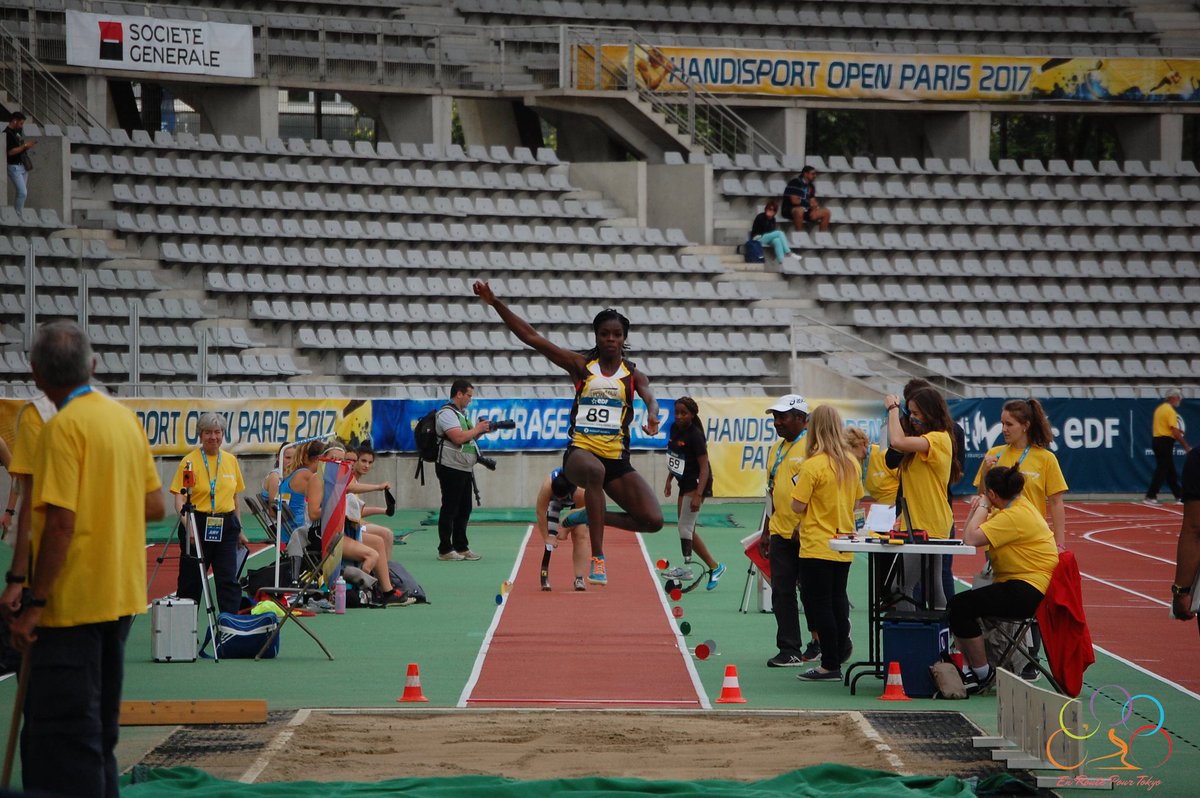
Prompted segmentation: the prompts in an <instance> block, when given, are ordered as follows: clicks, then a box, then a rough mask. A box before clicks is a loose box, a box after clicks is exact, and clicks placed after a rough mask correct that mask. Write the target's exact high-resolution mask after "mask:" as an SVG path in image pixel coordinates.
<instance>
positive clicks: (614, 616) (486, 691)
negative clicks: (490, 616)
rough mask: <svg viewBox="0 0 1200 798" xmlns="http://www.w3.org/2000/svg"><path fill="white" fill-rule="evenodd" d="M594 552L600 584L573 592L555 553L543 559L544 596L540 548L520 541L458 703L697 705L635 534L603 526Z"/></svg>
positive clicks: (564, 551) (566, 560) (685, 657)
mask: <svg viewBox="0 0 1200 798" xmlns="http://www.w3.org/2000/svg"><path fill="white" fill-rule="evenodd" d="M604 547H605V555H606V557H607V562H608V578H609V584H608V585H607V586H604V587H600V586H596V585H589V586H588V589H587V591H586V592H583V593H579V592H576V591H575V590H573V589H572V582H573V581H574V574H573V571H572V568H571V553H570V550H569V548H567V547H565V546H564V547H560V549H559V550H558V551H556V552H555V553H554V555H553V557H552V558H551V561H550V584H551V585H552V586H553V587H554V590H553V591H552V592H549V593H544V592H542V591H541V589H540V586H539V580H538V575H539V571H540V569H541V561H542V551H543V546H542V543H541V539H540V537H539V536H537V535H532V534H531V535H530V536H529V537H528V539H527V541H526V544H525V547H524V549H523V551H522V552H521V560H520V564H519V566H518V569H517V573H516V576H515V578H514V579H513V586H512V589H511V590H510V591H509V593H508V597H507V599H506V600H505V603H504V606H503V607H502V608H501V612H500V620H499V623H498V624H495V628H494V630H493V632H492V634H491V638H490V641H485V643H484V649H483V651H482V652H481V657H482V660H483V661H482V666H481V665H480V663H478V662H477V663H476V669H477V670H478V678H477V679H475V680H474V683H473V684H472V683H468V686H467V689H466V691H464V699H463V700H462V701H460V702H459V705H460V706H476V707H481V706H489V707H495V706H509V707H532V706H537V707H570V708H579V707H596V708H601V707H604V708H607V707H624V708H636V707H654V708H663V707H670V708H678V709H693V708H700V707H705V708H707V706H706V705H707V703H708V702H707V699H705V698H704V696H703V690H702V688H701V687H700V685H699V681H698V679H697V680H694V678H695V673H694V671H692V670H691V668H690V666H691V658H690V655H689V654H688V653H687V652H686V651H684V650H682V649H681V647H680V643H679V640H680V638H678V637H677V635H676V630H675V625H674V622H673V621H672V620H671V618H670V617H669V616H668V614H667V612H666V610H665V609H664V604H663V600H662V599H661V598H660V596H661V595H662V589H661V587H660V583H659V581H658V578H657V577H656V576H654V575H653V574H652V573H651V571H650V568H649V567H648V563H647V561H646V556H645V554H644V553H643V549H642V547H641V544H640V542H639V541H638V539H637V536H635V535H632V534H630V533H629V532H625V531H623V530H616V529H612V528H609V529H608V530H607V532H606V534H605V537H604ZM496 587H497V590H499V588H500V586H499V585H497V586H496Z"/></svg>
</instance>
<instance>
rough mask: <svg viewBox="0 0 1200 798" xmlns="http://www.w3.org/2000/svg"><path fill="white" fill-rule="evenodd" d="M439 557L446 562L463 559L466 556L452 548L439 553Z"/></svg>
mask: <svg viewBox="0 0 1200 798" xmlns="http://www.w3.org/2000/svg"><path fill="white" fill-rule="evenodd" d="M438 559H439V560H442V561H444V562H458V561H459V560H462V559H465V558H464V557H463V556H462V555H461V554H459V553H458V552H457V551H454V550H453V549H452V550H450V551H448V552H446V553H445V554H439V555H438Z"/></svg>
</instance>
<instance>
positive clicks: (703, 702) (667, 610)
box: [634, 534, 712, 709]
mask: <svg viewBox="0 0 1200 798" xmlns="http://www.w3.org/2000/svg"><path fill="white" fill-rule="evenodd" d="M634 537H636V538H637V542H638V548H640V549H641V550H642V559H644V560H645V561H646V571H647V572H648V573H649V574H650V578H651V579H653V580H654V581H655V582H658V576H657V575H656V574H655V569H654V563H652V562H650V552H649V551H647V550H646V541H645V539H644V538H643V537H642V535H640V534H638V535H635V536H634ZM656 586H657V587H659V588H660V589H658V590H656V591H655V592H656V593H657V594H658V603H659V604H661V605H662V608H663V614H664V615H666V616H667V623H669V624H670V625H671V631H672V632H674V633H675V645H676V646H678V647H679V654H680V656H682V657H683V664H684V666H685V667H686V668H687V671H688V676H690V677H691V680H692V687H693V689H695V691H696V698H697V699H699V701H700V706H701V708H703V709H712V704H710V703H709V701H708V696H707V695H705V694H704V684H703V683H702V682H701V681H700V674H699V673H697V672H696V663H695V661H693V660H692V652H691V651H690V650H689V649H688V644H687V641H686V640H684V639H683V634H682V633H680V631H679V627H678V626H676V625H675V617H674V616H673V615H671V606H670V605H669V604H668V603H667V592H666V591H665V590H662V589H661V586H660V585H656Z"/></svg>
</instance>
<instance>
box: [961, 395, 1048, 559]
mask: <svg viewBox="0 0 1200 798" xmlns="http://www.w3.org/2000/svg"><path fill="white" fill-rule="evenodd" d="M1000 429H1001V430H1002V431H1003V433H1004V445H1003V446H993V447H992V448H991V449H988V451H987V454H985V455H984V457H983V464H982V465H980V466H979V473H977V474H976V475H975V487H976V488H978V489H979V492H980V493H981V494H982V493H983V479H984V477H985V476H987V472H988V470H989V469H991V468H994V467H995V466H998V465H1001V466H1006V467H1009V468H1014V467H1015V468H1016V469H1017V470H1018V471H1020V472H1021V476H1023V477H1024V478H1025V489H1024V495H1025V498H1027V499H1029V501H1031V502H1033V506H1034V507H1036V508H1037V510H1038V512H1040V513H1041V514H1042V516H1043V517H1045V516H1046V513H1047V510H1049V514H1050V528H1051V529H1053V530H1054V541H1055V543H1057V544H1058V545H1059V546H1065V545H1066V542H1067V521H1066V511H1065V510H1064V509H1063V494H1065V493H1066V492H1067V481H1066V479H1065V478H1064V477H1063V472H1062V468H1060V467H1059V465H1058V458H1057V457H1055V456H1054V452H1052V451H1050V444H1051V443H1053V441H1054V432H1053V431H1052V429H1051V427H1050V419H1049V418H1047V417H1046V411H1045V410H1043V409H1042V403H1041V402H1039V401H1038V400H1037V399H1013V400H1010V401H1008V402H1005V403H1004V409H1003V411H1001V413H1000Z"/></svg>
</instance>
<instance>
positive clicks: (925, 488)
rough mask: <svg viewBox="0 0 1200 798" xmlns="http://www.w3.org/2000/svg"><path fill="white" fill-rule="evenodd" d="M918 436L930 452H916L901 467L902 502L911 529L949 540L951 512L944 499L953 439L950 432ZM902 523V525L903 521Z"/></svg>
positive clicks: (951, 523)
mask: <svg viewBox="0 0 1200 798" xmlns="http://www.w3.org/2000/svg"><path fill="white" fill-rule="evenodd" d="M921 437H922V438H925V439H926V440H927V441H929V449H928V450H927V451H924V452H917V453H916V454H915V455H913V458H912V460H910V461H908V462H906V463H901V465H900V480H901V481H902V482H903V483H904V501H905V502H906V503H907V504H908V514H909V517H910V518H912V525H913V529H924V530H925V531H926V532H928V533H929V537H931V538H941V539H945V538H949V537H950V527H951V526H953V525H954V513H953V512H951V510H950V502H949V500H948V499H947V498H946V483H948V482H949V481H950V464H951V460H952V458H953V457H954V438H952V437H951V436H950V433H949V432H939V431H934V432H927V433H925V434H924V435H922V436H921ZM901 518H903V516H901ZM901 524H902V526H903V521H902V522H901Z"/></svg>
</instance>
